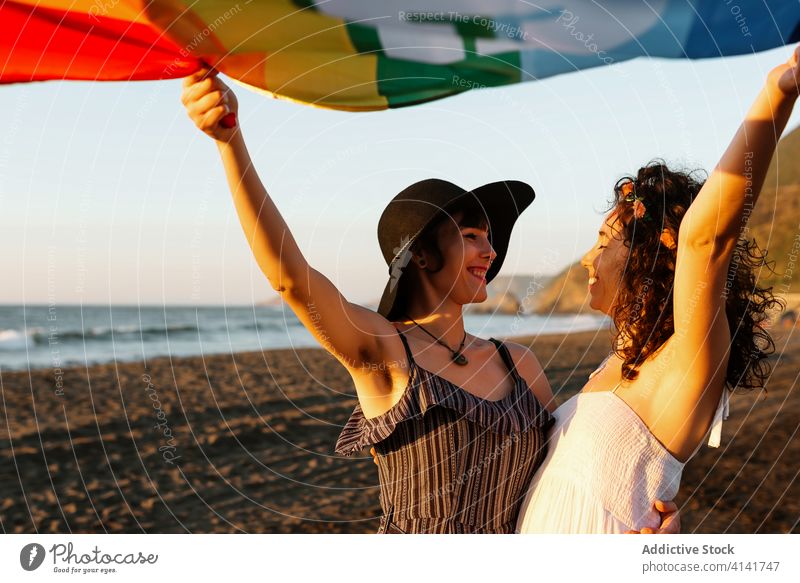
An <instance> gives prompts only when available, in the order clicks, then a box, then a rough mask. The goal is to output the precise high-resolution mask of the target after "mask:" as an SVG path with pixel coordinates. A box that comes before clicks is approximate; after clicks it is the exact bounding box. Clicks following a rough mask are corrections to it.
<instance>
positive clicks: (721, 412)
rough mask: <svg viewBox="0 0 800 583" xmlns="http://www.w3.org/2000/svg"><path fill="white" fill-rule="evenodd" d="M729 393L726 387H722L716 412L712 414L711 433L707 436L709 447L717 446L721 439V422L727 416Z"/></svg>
mask: <svg viewBox="0 0 800 583" xmlns="http://www.w3.org/2000/svg"><path fill="white" fill-rule="evenodd" d="M730 397H731V393H730V391H729V390H728V388H727V387H722V398H721V399H720V400H719V405H718V406H717V412H716V413H715V414H714V421H713V422H712V423H711V435H710V437H709V438H708V446H709V447H719V444H720V441H721V440H722V422H723V421H725V419H727V418H728V413H729V401H730Z"/></svg>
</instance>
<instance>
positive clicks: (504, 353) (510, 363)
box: [489, 338, 521, 381]
mask: <svg viewBox="0 0 800 583" xmlns="http://www.w3.org/2000/svg"><path fill="white" fill-rule="evenodd" d="M489 340H491V342H492V344H494V345H495V346H496V347H497V351H498V352H499V353H500V357H501V358H502V359H503V362H504V363H505V364H506V367H508V370H509V372H510V373H511V376H513V377H514V380H515V381H516V380H519V379H520V378H521V377H520V376H519V373H518V372H517V367H516V366H515V365H514V359H513V358H511V353H510V352H509V351H508V346H506V345H505V344H504V343H503V342H501V341H500V340H497V339H495V338H489Z"/></svg>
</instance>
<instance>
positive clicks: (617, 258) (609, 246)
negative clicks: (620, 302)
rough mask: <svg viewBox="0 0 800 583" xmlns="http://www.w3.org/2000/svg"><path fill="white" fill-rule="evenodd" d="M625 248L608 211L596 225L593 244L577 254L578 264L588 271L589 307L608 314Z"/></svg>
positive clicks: (612, 215)
mask: <svg viewBox="0 0 800 583" xmlns="http://www.w3.org/2000/svg"><path fill="white" fill-rule="evenodd" d="M628 252H629V248H628V247H627V246H625V244H624V242H623V239H622V225H621V224H620V223H619V221H618V220H617V215H616V213H614V212H612V213H611V214H610V215H608V216H607V217H606V219H605V220H604V221H603V224H602V225H601V226H600V231H599V232H598V234H597V242H596V243H595V244H594V247H592V248H591V249H590V250H589V251H588V252H587V253H586V255H584V256H583V257H582V258H581V265H582V266H583V267H584V268H585V269H586V270H587V271H588V272H589V294H590V296H591V297H590V302H589V305H590V306H591V307H592V309H595V310H599V311H601V312H603V313H604V314H608V315H611V313H612V309H613V307H614V302H615V300H616V296H617V291H618V289H619V284H620V281H621V280H622V273H623V270H624V269H625V264H626V262H627V260H628Z"/></svg>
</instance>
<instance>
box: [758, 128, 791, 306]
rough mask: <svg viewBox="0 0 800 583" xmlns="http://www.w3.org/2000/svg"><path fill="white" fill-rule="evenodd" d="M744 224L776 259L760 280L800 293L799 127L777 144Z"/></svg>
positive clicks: (772, 257)
mask: <svg viewBox="0 0 800 583" xmlns="http://www.w3.org/2000/svg"><path fill="white" fill-rule="evenodd" d="M747 226H748V229H749V230H748V232H747V236H748V237H751V238H755V239H756V241H757V242H758V244H759V246H760V247H762V248H766V249H767V250H768V254H767V257H768V258H769V259H770V260H772V261H774V262H775V266H774V269H775V272H776V273H775V274H771V273H768V272H766V271H765V272H763V273H762V274H761V278H760V282H761V283H762V284H766V285H773V286H775V292H776V293H780V294H786V293H790V292H794V293H797V292H800V263H799V262H798V259H800V253H799V252H800V128H796V129H795V130H794V131H792V132H791V133H790V134H788V135H787V136H786V137H784V138H783V139H782V140H781V141H780V143H779V144H778V150H777V152H776V154H775V157H774V158H773V160H772V164H771V165H770V167H769V170H768V171H767V178H766V180H765V182H764V188H763V189H762V191H761V196H760V197H759V199H758V204H757V205H756V207H755V209H754V210H753V213H752V215H751V216H750V220H749V222H748V225H747ZM790 255H794V259H793V260H792V261H793V262H794V263H795V264H796V265H795V267H794V268H793V269H792V268H791V265H789V263H790V259H791V258H790Z"/></svg>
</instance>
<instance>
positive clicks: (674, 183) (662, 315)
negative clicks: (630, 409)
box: [608, 160, 782, 389]
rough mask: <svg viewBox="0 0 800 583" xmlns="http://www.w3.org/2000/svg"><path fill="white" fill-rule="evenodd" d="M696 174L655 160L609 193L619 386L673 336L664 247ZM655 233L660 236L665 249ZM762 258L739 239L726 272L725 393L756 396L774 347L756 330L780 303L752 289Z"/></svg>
mask: <svg viewBox="0 0 800 583" xmlns="http://www.w3.org/2000/svg"><path fill="white" fill-rule="evenodd" d="M701 172H702V171H696V170H695V171H691V172H682V171H679V170H672V169H670V168H668V167H667V165H666V164H665V163H664V161H663V160H653V161H651V162H649V163H648V164H647V165H646V166H643V167H642V168H640V169H639V171H638V172H637V173H636V176H625V177H623V178H621V179H620V180H619V181H617V183H616V185H615V186H614V197H613V198H612V200H611V201H610V205H611V206H610V207H609V209H608V211H611V212H614V213H616V218H617V222H616V223H615V229H616V230H617V231H618V232H619V233H620V235H621V238H622V240H623V242H624V245H625V246H626V247H628V248H629V252H628V256H627V263H626V265H625V269H624V270H623V274H622V278H621V280H620V286H619V291H618V293H617V296H616V301H615V304H614V308H613V309H612V314H611V318H612V320H613V321H614V324H615V328H616V336H615V338H614V347H615V350H614V352H615V353H616V354H617V356H619V357H620V358H621V359H622V361H623V365H622V376H623V378H625V379H628V380H633V379H635V378H636V377H637V375H638V371H637V368H638V366H639V365H640V364H641V363H642V362H643V361H644V360H645V359H647V358H648V357H649V356H650V355H652V354H653V353H654V352H655V351H656V350H658V348H659V347H660V346H661V345H663V344H664V342H666V341H667V340H668V339H669V338H670V336H672V334H673V333H674V331H675V327H674V319H673V309H672V289H673V283H674V279H675V262H676V252H677V249H676V245H674V244H666V243H671V242H670V241H669V239H670V237H671V239H672V241H675V242H677V240H678V229H679V227H680V224H681V221H682V220H683V217H684V215H685V214H686V211H687V210H688V209H689V206H690V205H691V204H692V201H694V199H695V197H696V196H697V194H698V193H699V192H700V189H701V188H702V186H703V184H704V183H705V176H703V177H700V176H698V174H699V173H701ZM637 201H638V202H637ZM640 203H641V204H640ZM642 204H643V205H644V206H642ZM662 231H667V233H668V235H667V236H666V243H665V240H664V238H663V237H662ZM766 256H767V253H766V251H762V250H761V249H759V247H758V245H757V244H756V242H755V240H749V239H747V238H745V237H740V238H739V241H738V242H737V245H736V249H735V251H734V256H733V258H732V260H731V264H730V268H729V271H728V278H727V281H726V285H725V298H726V299H725V312H726V315H727V318H728V326H729V328H730V333H731V352H730V358H729V361H728V370H727V374H726V377H725V382H726V385H727V386H728V387H729V388H730V389H734V388H736V387H739V388H742V389H757V388H762V387H763V386H764V384H765V382H766V380H767V378H768V377H769V374H770V367H769V365H768V363H767V357H768V356H769V355H770V354H772V353H773V352H774V351H775V344H774V342H773V340H772V338H771V337H770V335H769V333H768V332H767V331H766V330H765V328H764V323H765V321H766V320H767V318H768V313H769V312H770V310H772V309H774V308H776V307H780V306H781V305H782V303H781V301H780V300H778V299H776V298H775V296H774V295H773V294H772V288H771V287H759V285H758V277H757V274H758V273H759V270H760V269H761V268H764V267H766V268H767V269H770V270H771V269H772V265H771V262H768V261H767V259H766ZM644 306H647V307H648V309H646V310H645V309H643V307H644ZM652 306H656V307H657V309H651V307H652ZM623 339H624V340H626V341H627V342H625V343H622V342H621V340H623Z"/></svg>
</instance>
